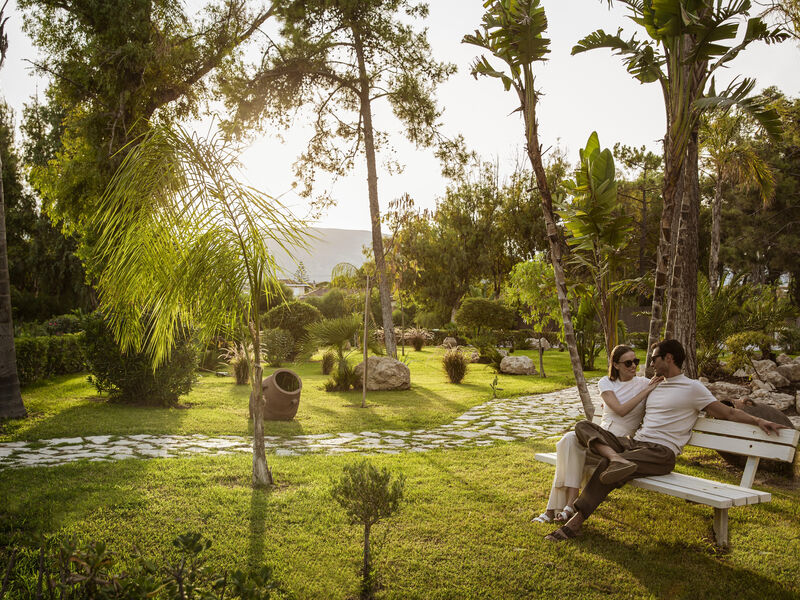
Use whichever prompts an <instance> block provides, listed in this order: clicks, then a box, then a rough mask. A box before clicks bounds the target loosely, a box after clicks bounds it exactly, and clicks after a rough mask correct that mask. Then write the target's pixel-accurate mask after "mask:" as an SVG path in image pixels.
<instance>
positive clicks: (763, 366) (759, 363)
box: [748, 358, 778, 373]
mask: <svg viewBox="0 0 800 600" xmlns="http://www.w3.org/2000/svg"><path fill="white" fill-rule="evenodd" d="M753 366H754V367H755V368H756V370H757V371H758V372H759V373H764V372H765V371H774V370H775V369H777V368H778V365H776V364H775V363H774V362H772V361H771V360H770V359H768V358H765V359H764V360H754V361H753ZM750 370H751V369H750V368H749V367H748V371H750Z"/></svg>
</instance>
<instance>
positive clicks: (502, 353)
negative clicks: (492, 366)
mask: <svg viewBox="0 0 800 600" xmlns="http://www.w3.org/2000/svg"><path fill="white" fill-rule="evenodd" d="M497 351H498V352H499V353H500V356H503V357H505V356H508V350H506V349H505V348H498V349H497Z"/></svg>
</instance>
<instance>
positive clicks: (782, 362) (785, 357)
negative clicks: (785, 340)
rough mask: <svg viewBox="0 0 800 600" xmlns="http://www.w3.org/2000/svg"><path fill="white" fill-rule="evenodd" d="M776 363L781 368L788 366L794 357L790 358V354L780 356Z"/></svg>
mask: <svg viewBox="0 0 800 600" xmlns="http://www.w3.org/2000/svg"><path fill="white" fill-rule="evenodd" d="M775 362H777V363H778V366H779V367H780V366H781V365H788V364H789V363H791V362H792V357H791V356H789V355H788V354H779V355H778V358H776V359H775Z"/></svg>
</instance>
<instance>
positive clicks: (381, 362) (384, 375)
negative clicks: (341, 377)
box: [355, 356, 411, 392]
mask: <svg viewBox="0 0 800 600" xmlns="http://www.w3.org/2000/svg"><path fill="white" fill-rule="evenodd" d="M367 361H368V363H367V364H368V365H369V368H368V369H367V389H368V390H370V391H375V392H377V391H385V390H407V389H408V388H410V387H411V371H409V369H408V367H407V366H406V365H404V364H403V363H401V362H400V361H399V360H395V359H394V358H392V357H390V356H370V357H369V358H368V359H367ZM355 372H356V376H357V377H358V379H359V384H358V385H359V386H361V381H362V377H363V376H364V363H363V362H361V363H359V364H358V365H356V368H355Z"/></svg>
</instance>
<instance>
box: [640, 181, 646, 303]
mask: <svg viewBox="0 0 800 600" xmlns="http://www.w3.org/2000/svg"><path fill="white" fill-rule="evenodd" d="M641 219H642V220H641V223H640V224H639V277H644V275H645V274H646V273H647V267H646V266H645V260H646V256H645V246H646V245H647V169H646V168H645V169H644V172H643V175H642V212H641ZM646 303H647V297H646V296H645V295H644V294H640V295H639V306H644V305H645V304H646Z"/></svg>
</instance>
